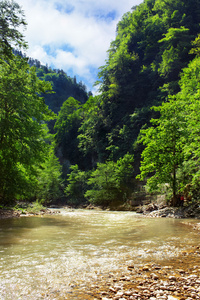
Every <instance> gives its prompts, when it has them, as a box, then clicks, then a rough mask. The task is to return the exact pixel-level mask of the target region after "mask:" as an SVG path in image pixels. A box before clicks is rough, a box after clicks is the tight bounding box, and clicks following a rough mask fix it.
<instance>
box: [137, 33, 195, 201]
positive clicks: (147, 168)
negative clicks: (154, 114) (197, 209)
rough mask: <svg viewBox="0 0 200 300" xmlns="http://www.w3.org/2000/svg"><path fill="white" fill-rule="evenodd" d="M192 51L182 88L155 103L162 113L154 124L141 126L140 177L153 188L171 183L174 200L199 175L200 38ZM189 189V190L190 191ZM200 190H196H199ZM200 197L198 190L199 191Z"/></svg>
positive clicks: (193, 186)
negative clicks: (199, 48)
mask: <svg viewBox="0 0 200 300" xmlns="http://www.w3.org/2000/svg"><path fill="white" fill-rule="evenodd" d="M194 45H196V49H194V52H193V53H196V54H197V56H196V58H194V59H193V60H192V61H191V62H190V63H189V64H188V66H187V68H184V69H183V70H182V72H181V74H180V77H181V79H180V81H179V86H180V92H179V93H177V94H176V95H175V96H173V97H169V101H168V102H167V103H163V104H162V105H161V106H159V107H154V108H153V109H154V110H155V111H158V112H159V113H160V117H159V118H158V119H152V120H151V123H152V124H153V126H152V127H150V128H147V129H143V130H141V135H140V137H139V141H140V142H142V143H143V145H144V146H145V149H144V150H143V152H142V162H141V168H140V170H141V174H140V175H139V176H138V177H139V178H140V179H142V180H143V179H145V178H147V185H148V186H149V188H150V190H151V191H155V190H158V186H159V184H169V186H170V188H171V190H172V192H173V204H174V205H176V202H177V194H178V193H179V192H183V193H184V192H185V191H186V190H188V186H190V192H191V193H192V191H193V190H195V193H196V190H197V187H199V178H200V168H199V163H200V151H199V142H200V139H199V132H200V129H199V122H200V119H199V112H200V102H199V100H200V93H199V91H200V76H199V75H200V58H199V51H197V50H198V38H197V39H196V40H195V43H194ZM187 193H188V191H187ZM196 194H197V193H196ZM198 197H199V194H198Z"/></svg>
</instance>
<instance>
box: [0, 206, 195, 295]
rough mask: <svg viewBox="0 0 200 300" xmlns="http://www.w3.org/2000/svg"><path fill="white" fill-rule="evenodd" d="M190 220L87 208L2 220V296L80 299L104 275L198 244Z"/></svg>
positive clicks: (166, 256)
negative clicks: (81, 292)
mask: <svg viewBox="0 0 200 300" xmlns="http://www.w3.org/2000/svg"><path fill="white" fill-rule="evenodd" d="M188 221H190V222H194V223H195V222H197V221H196V220H181V219H170V218H158V219H150V218H141V217H139V216H138V215H136V214H135V213H133V212H102V211H86V210H83V211H81V210H76V211H71V212H70V211H62V212H61V214H60V215H53V216H44V217H41V216H38V217H29V218H26V217H22V218H19V219H7V220H0V299H1V300H7V299H8V300H9V299H13V300H15V299H16V300H18V299H83V296H81V298H79V294H78V291H79V290H82V291H83V290H84V289H87V286H88V285H89V284H93V283H95V281H96V280H98V278H100V277H101V276H102V275H106V274H109V273H110V272H114V271H118V270H123V268H124V266H125V265H126V266H127V264H141V263H143V262H146V261H153V262H157V263H160V262H162V261H166V260H168V259H170V258H174V257H176V256H178V255H179V254H180V252H181V251H183V250H186V251H187V250H188V249H190V247H192V246H193V245H194V246H195V245H197V246H198V245H199V237H200V236H199V232H197V231H194V230H193V229H192V228H191V227H190V226H187V225H186V223H187V222H188ZM85 299H86V298H85Z"/></svg>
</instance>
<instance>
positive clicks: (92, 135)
mask: <svg viewBox="0 0 200 300" xmlns="http://www.w3.org/2000/svg"><path fill="white" fill-rule="evenodd" d="M108 124H109V117H107V116H106V115H105V114H104V111H103V108H102V103H101V97H99V96H96V97H90V98H89V99H88V101H87V102H86V103H85V104H84V105H83V120H82V122H81V126H80V127H79V130H78V131H79V135H78V140H79V149H80V150H81V151H82V153H84V155H85V156H86V155H89V156H90V157H91V162H92V166H93V167H94V165H95V163H96V162H97V161H99V162H101V161H103V160H105V157H106V155H105V148H106V146H107V145H108V140H107V136H106V134H107V133H108ZM90 165H91V164H90Z"/></svg>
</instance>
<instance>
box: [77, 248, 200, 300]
mask: <svg viewBox="0 0 200 300" xmlns="http://www.w3.org/2000/svg"><path fill="white" fill-rule="evenodd" d="M87 295H88V297H87V296H86V295H85V296H83V299H101V300H109V299H112V300H125V299H129V300H146V299H150V300H158V299H159V300H162V299H163V300H177V299H179V300H192V299H200V247H193V248H192V249H191V250H190V251H188V252H186V251H184V252H182V253H181V255H180V256H179V257H178V258H174V259H172V260H170V261H168V262H167V263H163V264H154V263H147V264H145V265H128V266H127V270H126V271H124V272H122V273H119V274H118V273H117V274H110V275H109V277H108V278H104V277H102V278H101V282H99V283H98V282H97V283H96V285H93V286H91V287H90V288H89V292H87ZM89 295H90V296H91V298H90V296H89Z"/></svg>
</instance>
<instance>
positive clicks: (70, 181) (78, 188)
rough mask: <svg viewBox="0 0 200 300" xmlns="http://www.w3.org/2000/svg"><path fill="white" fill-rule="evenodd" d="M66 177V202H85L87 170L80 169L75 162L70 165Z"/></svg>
mask: <svg viewBox="0 0 200 300" xmlns="http://www.w3.org/2000/svg"><path fill="white" fill-rule="evenodd" d="M67 177H68V178H67V187H66V188H65V193H66V195H67V196H68V203H69V204H73V205H80V204H85V203H86V201H87V200H86V198H85V197H84V194H85V192H86V190H87V188H88V185H87V180H88V177H89V172H84V171H81V170H80V169H79V167H78V165H77V164H76V165H73V166H71V167H70V174H68V176H67Z"/></svg>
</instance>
